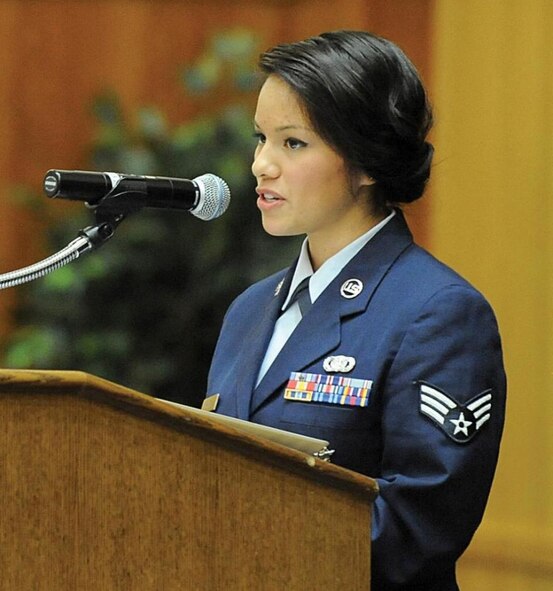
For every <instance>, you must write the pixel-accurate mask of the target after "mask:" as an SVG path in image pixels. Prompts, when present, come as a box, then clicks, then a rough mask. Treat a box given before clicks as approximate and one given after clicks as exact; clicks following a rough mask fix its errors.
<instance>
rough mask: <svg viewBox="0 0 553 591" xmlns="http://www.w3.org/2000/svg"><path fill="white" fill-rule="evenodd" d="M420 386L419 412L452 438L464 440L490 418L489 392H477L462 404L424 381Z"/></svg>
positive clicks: (459, 440)
mask: <svg viewBox="0 0 553 591" xmlns="http://www.w3.org/2000/svg"><path fill="white" fill-rule="evenodd" d="M417 383H418V384H419V385H420V412H421V413H422V414H423V415H425V416H427V417H428V418H430V419H431V420H432V421H434V423H436V424H437V425H438V426H439V427H440V428H441V429H442V430H443V431H444V432H445V433H446V434H447V435H448V436H449V437H450V438H451V439H453V441H456V442H457V443H467V442H468V441H470V440H471V439H472V438H473V437H474V436H475V435H476V433H478V431H479V430H480V429H481V428H482V426H483V425H485V424H486V423H487V422H488V421H489V420H490V417H491V411H492V391H491V390H485V391H484V392H481V393H480V394H477V395H476V396H475V397H474V398H472V399H471V400H469V401H468V402H467V403H466V404H459V403H458V402H457V401H456V400H455V399H453V398H452V397H451V396H449V395H448V394H446V393H445V392H443V391H442V390H439V389H438V388H436V387H435V386H431V385H430V384H427V383H425V382H417Z"/></svg>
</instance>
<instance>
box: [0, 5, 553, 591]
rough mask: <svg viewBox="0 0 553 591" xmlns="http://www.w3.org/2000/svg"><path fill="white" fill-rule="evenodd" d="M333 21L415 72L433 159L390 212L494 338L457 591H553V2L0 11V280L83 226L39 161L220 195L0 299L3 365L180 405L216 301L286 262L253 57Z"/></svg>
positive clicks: (200, 361)
mask: <svg viewBox="0 0 553 591" xmlns="http://www.w3.org/2000/svg"><path fill="white" fill-rule="evenodd" d="M338 28H356V29H366V30H371V31H374V32H376V33H378V34H380V35H383V36H386V37H388V38H390V39H392V40H393V41H395V42H396V43H398V44H399V45H400V46H401V47H403V49H404V50H405V51H406V53H407V54H408V55H409V56H410V57H411V58H412V60H413V61H414V62H415V64H416V65H417V67H418V68H419V70H420V71H421V73H422V76H423V78H424V80H425V82H426V85H427V87H428V89H429V92H430V95H431V99H432V102H433V104H434V110H435V118H436V126H435V130H434V132H433V141H434V143H435V145H436V158H435V165H434V170H433V179H432V182H431V185H430V188H429V191H428V194H427V196H426V197H425V198H424V200H423V201H421V202H420V203H418V204H416V205H414V206H412V207H410V208H408V209H407V217H408V220H409V222H410V225H411V227H412V229H413V230H414V233H415V236H416V238H417V240H418V242H420V243H421V244H423V245H424V246H425V247H426V248H428V249H429V250H430V251H431V252H433V253H434V254H435V255H436V256H438V257H439V258H441V259H442V260H444V261H445V262H447V263H449V264H451V265H452V266H453V267H454V268H456V269H457V270H458V271H460V272H461V274H463V275H465V276H466V277H467V278H468V279H469V280H470V281H472V283H474V284H475V285H476V286H477V287H478V288H479V289H480V290H481V291H482V292H483V293H484V294H485V295H486V296H487V297H488V299H489V300H490V301H491V303H492V305H493V307H494V309H495V310H496V313H497V316H498V320H499V324H500V328H501V332H502V336H503V341H504V348H505V359H506V365H507V372H508V378H509V406H508V416H507V424H506V431H505V438H504V444H503V448H502V455H501V459H500V465H499V469H498V473H497V477H496V481H495V484H494V488H493V492H492V497H491V500H490V504H489V508H488V511H487V514H486V517H485V520H484V523H483V525H482V527H481V528H480V530H479V531H478V533H477V535H476V536H475V539H474V541H473V543H472V544H471V547H470V548H469V550H468V551H467V553H466V555H465V556H464V557H463V559H462V561H461V564H460V582H461V586H462V589H463V590H464V591H471V590H478V591H486V590H496V589H497V590H499V589H501V590H505V589H507V590H514V591H518V590H521V591H522V590H524V591H527V590H528V591H534V590H535V591H545V590H550V589H553V469H552V463H553V462H552V460H551V456H552V452H553V429H552V428H551V425H553V346H552V343H553V337H552V334H553V200H552V198H553V43H552V41H551V30H552V28H553V2H551V0H342V1H341V2H336V1H335V0H296V1H295V0H280V1H279V0H272V1H271V0H255V1H248V0H226V1H225V2H222V1H221V0H202V1H201V2H200V1H199V0H198V1H193V0H180V1H179V0H155V1H153V0H152V1H147V0H3V1H2V2H1V3H0V129H1V132H0V273H4V272H7V271H11V270H13V269H16V268H20V267H22V266H24V265H28V264H31V263H34V262H36V261H37V260H38V259H39V258H42V257H44V256H46V255H49V254H51V253H52V252H54V251H55V250H57V249H59V248H60V247H62V246H65V244H67V243H68V242H69V241H70V240H72V239H73V238H74V237H75V236H76V235H77V232H78V230H79V229H81V228H83V227H85V226H87V225H90V224H91V223H92V222H93V217H92V214H91V212H90V211H89V210H87V209H86V208H85V207H84V206H83V205H82V204H70V203H69V202H67V201H50V200H48V199H46V197H45V196H44V195H43V194H42V190H41V187H42V179H43V177H44V174H45V173H46V171H47V170H48V169H50V168H62V169H83V170H115V171H118V172H126V173H137V174H154V175H171V176H181V177H185V178H193V177H194V176H197V175H199V174H202V173H204V172H212V173H215V174H217V175H220V176H222V177H223V178H224V179H226V180H227V182H228V183H229V185H230V187H231V190H232V203H231V207H230V209H229V211H228V212H227V214H225V215H224V216H223V217H221V218H220V219H219V220H216V221H212V222H202V221H200V220H197V219H196V218H194V217H192V216H190V215H188V214H186V213H182V214H181V213H179V214H174V213H168V212H155V211H151V210H148V211H143V212H140V213H139V214H136V215H135V216H133V217H131V218H130V219H128V220H126V221H124V222H123V224H122V225H121V226H120V227H119V229H118V230H117V233H116V236H115V237H114V238H113V239H112V240H111V241H110V242H109V243H108V244H107V245H105V246H103V247H102V249H101V250H99V251H97V252H95V253H92V254H88V255H87V256H86V257H83V258H82V259H80V260H77V261H76V262H74V263H72V264H71V265H69V266H68V267H65V268H63V269H61V270H58V271H56V272H54V273H52V274H51V275H49V276H48V277H45V278H43V279H39V280H37V281H35V282H34V283H32V284H29V285H28V286H22V287H17V288H11V289H7V290H4V291H1V292H0V365H1V366H3V367H23V368H55V369H81V370H84V371H87V372H90V373H94V374H97V375H100V376H102V377H105V378H108V379H111V380H114V381H116V382H119V383H122V384H124V385H126V386H129V387H132V388H135V389H138V390H140V391H143V392H146V393H150V394H154V395H157V396H162V397H166V398H170V399H173V400H178V401H181V402H185V403H187V404H197V403H198V402H199V401H200V400H201V399H202V398H203V395H204V388H205V380H206V372H207V367H208V364H209V359H210V356H211V353H212V350H213V347H214V343H215V339H216V336H217V332H218V329H219V327H220V324H221V321H222V318H223V315H224V312H225V310H226V308H227V306H228V304H229V303H230V301H231V300H232V299H233V297H234V296H235V295H236V294H237V293H239V292H240V291H242V290H243V289H244V288H245V287H246V286H247V285H249V284H250V283H252V282H253V281H254V280H256V279H258V278H260V277H263V276H266V275H267V274H269V273H271V272H273V271H275V270H277V269H279V268H282V267H283V266H285V265H287V264H288V263H289V262H290V260H291V258H292V257H293V256H294V253H295V252H296V249H297V241H295V240H288V241H287V240H282V239H278V240H275V239H272V238H270V237H268V236H265V235H264V234H263V232H262V231H261V229H260V224H259V219H258V214H257V210H256V207H255V195H254V194H253V188H254V184H253V179H252V178H250V176H251V175H250V172H249V166H250V161H251V154H252V151H253V139H252V125H251V118H252V114H253V108H254V104H255V79H254V77H253V66H254V64H255V61H256V58H257V55H258V54H259V53H260V51H262V50H263V49H266V48H267V47H269V46H271V45H274V44H275V43H279V42H285V41H293V40H298V39H300V38H303V37H306V36H309V35H312V34H316V33H319V32H321V31H324V30H331V29H338ZM451 510H452V511H463V508H462V507H452V508H451Z"/></svg>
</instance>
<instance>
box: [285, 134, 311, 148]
mask: <svg viewBox="0 0 553 591" xmlns="http://www.w3.org/2000/svg"><path fill="white" fill-rule="evenodd" d="M284 143H285V144H286V146H287V147H288V148H290V149H291V150H297V149H298V148H303V147H305V146H307V144H306V143H305V142H302V141H301V140H298V139H296V138H293V137H290V138H288V139H287V140H286V141H285V142H284Z"/></svg>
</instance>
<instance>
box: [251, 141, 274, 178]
mask: <svg viewBox="0 0 553 591" xmlns="http://www.w3.org/2000/svg"><path fill="white" fill-rule="evenodd" d="M252 173H253V175H254V176H255V177H256V178H258V179H259V178H276V177H277V176H278V175H279V174H280V167H279V165H278V163H277V162H276V159H275V158H274V154H273V153H272V151H271V149H270V147H269V146H268V145H267V144H260V145H259V146H258V147H257V149H256V151H255V154H254V158H253V163H252Z"/></svg>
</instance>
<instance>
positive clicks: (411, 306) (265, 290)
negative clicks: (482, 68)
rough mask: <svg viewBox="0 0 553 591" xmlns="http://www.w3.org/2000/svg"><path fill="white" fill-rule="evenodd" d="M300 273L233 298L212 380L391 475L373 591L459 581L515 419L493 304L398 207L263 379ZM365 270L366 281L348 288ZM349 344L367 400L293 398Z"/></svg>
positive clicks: (231, 411) (227, 401) (223, 396)
mask: <svg viewBox="0 0 553 591" xmlns="http://www.w3.org/2000/svg"><path fill="white" fill-rule="evenodd" d="M293 271H294V267H291V268H290V269H288V270H285V271H282V272H280V273H277V274H275V275H273V276H271V277H269V278H267V279H264V280H262V281H260V282H259V283H256V284H255V285H253V286H251V287H250V288H249V289H247V290H246V291H245V292H244V293H243V294H241V295H240V296H239V297H238V298H237V299H236V300H235V301H234V302H233V304H232V305H231V306H230V308H229V310H228V312H227V315H226V317H225V321H224V323H223V327H222V331H221V334H220V337H219V340H218V343H217V347H216V350H215V354H214V358H213V362H212V366H211V369H210V373H209V380H208V394H214V393H219V395H220V398H219V404H218V408H217V412H218V413H221V414H225V415H229V416H234V417H238V418H241V419H245V420H250V421H253V422H256V423H261V424H264V425H270V426H273V427H277V428H280V429H284V430H287V431H293V432H297V433H302V434H304V435H309V436H312V437H318V438H322V439H327V440H329V441H330V448H332V449H334V450H335V454H334V456H333V457H332V461H333V462H334V463H335V464H338V465H341V466H344V467H346V468H350V469H352V470H355V471H357V472H361V473H363V474H366V475H368V476H371V477H373V478H376V479H377V481H378V484H379V486H380V495H379V497H378V498H377V500H376V502H375V505H374V514H373V531H372V589H374V590H377V591H387V590H392V589H402V590H408V589H413V590H414V589H417V590H424V591H451V590H456V589H458V587H457V583H456V579H455V561H456V560H457V558H458V557H459V556H460V554H461V553H462V552H463V551H464V549H465V548H466V546H467V545H468V543H469V541H470V539H471V537H472V535H473V533H474V531H475V529H476V528H477V526H478V524H479V522H480V520H481V517H482V514H483V511H484V507H485V504H486V501H487V497H488V493H489V489H490V486H491V482H492V478H493V475H494V470H495V466H496V462H497V456H498V450H499V442H500V438H501V432H502V428H503V420H504V408H505V390H506V383H505V373H504V369H503V361H502V353H501V343H500V338H499V334H498V329H497V324H496V320H495V317H494V314H493V312H492V310H491V308H490V306H489V305H488V303H487V302H486V300H485V299H484V298H483V296H482V295H481V294H480V293H479V292H478V291H476V290H475V289H474V288H473V287H472V286H471V285H470V284H469V283H467V282H466V281H465V280H464V279H463V278H461V277H460V276H459V275H457V274H456V273H455V272H454V271H452V270H451V269H449V268H448V267H446V266H445V265H444V264H442V263H440V262H439V261H438V260H436V259H435V258H434V257H432V256H431V255H430V254H429V253H427V252H426V251H425V250H423V249H422V248H420V247H418V246H417V245H415V244H414V242H413V239H412V236H411V233H410V231H409V229H408V227H407V225H406V223H405V220H404V218H403V216H402V214H401V212H398V215H396V216H395V217H394V218H393V219H392V220H391V221H390V222H389V223H388V224H387V225H386V226H385V227H384V228H383V229H382V230H381V231H380V232H379V233H378V234H377V235H376V236H375V237H374V238H373V239H372V240H371V241H369V243H368V244H367V245H366V246H365V247H364V248H363V249H362V250H361V251H360V252H359V253H358V254H357V255H356V256H355V257H354V258H353V259H352V260H351V261H350V262H349V263H348V264H347V265H346V267H345V268H344V269H343V270H342V271H341V272H340V273H339V275H338V276H337V277H336V278H335V280H334V281H332V283H331V284H330V285H329V286H328V287H327V289H326V290H325V291H324V292H323V293H322V294H321V295H320V296H319V298H318V299H317V300H316V302H315V303H314V305H313V306H312V308H311V309H310V310H309V312H308V313H307V314H306V315H305V316H304V317H303V318H302V320H301V322H300V324H299V325H298V326H297V328H296V329H295V331H294V332H293V334H292V335H291V337H290V338H289V340H288V341H287V343H286V344H285V346H284V348H283V349H282V350H281V352H280V353H279V355H278V356H277V358H276V359H275V361H274V363H273V364H272V366H271V367H270V368H269V370H268V371H267V373H266V374H265V376H264V377H263V379H262V380H261V382H260V383H259V385H258V386H257V387H255V383H256V378H257V375H258V371H259V367H260V364H261V362H262V360H263V357H264V354H265V350H266V348H267V345H268V343H269V340H270V338H271V335H272V332H273V327H274V324H275V321H276V319H277V318H278V315H279V313H280V308H281V306H282V304H283V301H284V298H285V297H286V294H287V293H288V288H289V285H290V282H291V279H292V275H293ZM352 279H355V280H357V281H356V282H354V283H356V284H357V285H358V286H360V285H362V289H361V290H360V291H359V293H358V295H356V296H355V297H351V294H347V295H349V296H350V297H344V295H343V294H342V292H343V290H341V288H342V286H343V285H344V284H345V283H346V282H348V281H349V280H352ZM338 355H343V356H346V357H348V358H353V359H354V360H355V366H354V367H353V369H351V370H350V371H349V372H348V373H347V374H343V375H347V376H348V377H351V378H356V379H361V380H369V381H370V382H372V385H371V387H370V393H369V397H368V404H367V405H366V406H358V405H348V404H346V405H342V404H337V403H332V402H315V401H313V400H312V401H311V402H304V401H300V400H288V399H286V398H285V397H284V392H285V388H286V386H287V384H288V383H289V380H290V377H291V374H292V373H293V372H305V373H308V374H314V375H317V376H325V377H326V376H328V375H332V374H329V372H327V371H325V369H324V367H323V366H324V365H325V363H324V362H325V359H328V358H329V357H333V356H338ZM350 365H351V363H350ZM326 366H327V367H328V363H327V364H326Z"/></svg>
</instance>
